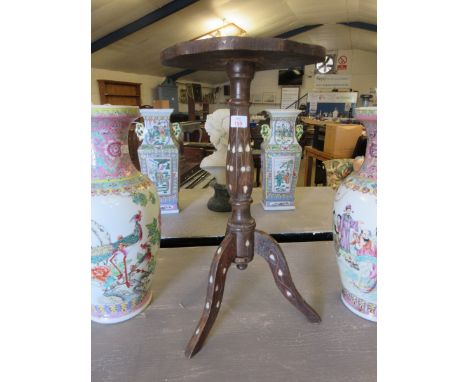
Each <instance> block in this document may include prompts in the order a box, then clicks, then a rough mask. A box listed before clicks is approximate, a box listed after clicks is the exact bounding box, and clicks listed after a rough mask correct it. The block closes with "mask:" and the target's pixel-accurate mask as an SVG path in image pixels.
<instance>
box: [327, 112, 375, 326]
mask: <svg viewBox="0 0 468 382" xmlns="http://www.w3.org/2000/svg"><path fill="white" fill-rule="evenodd" d="M355 118H356V119H358V120H359V121H361V122H362V123H363V125H364V126H365V129H366V133H367V147H366V155H365V159H364V162H363V164H362V166H361V168H360V169H359V171H357V172H352V173H351V174H350V175H348V176H347V177H346V178H345V179H344V180H343V182H342V183H341V185H340V186H339V187H338V190H337V192H336V195H335V201H334V206H333V207H334V208H333V221H334V230H333V232H334V234H333V238H334V243H335V249H336V258H337V262H338V268H339V272H340V278H341V283H342V287H343V288H342V293H341V299H342V301H343V303H344V304H345V305H346V307H348V308H349V309H350V310H351V311H352V312H354V313H356V314H357V315H358V316H360V317H363V318H366V319H368V320H371V321H377V108H376V107H362V108H357V109H356V112H355Z"/></svg>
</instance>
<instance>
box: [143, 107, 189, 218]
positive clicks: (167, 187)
mask: <svg viewBox="0 0 468 382" xmlns="http://www.w3.org/2000/svg"><path fill="white" fill-rule="evenodd" d="M173 110H174V109H141V110H140V113H141V116H142V117H143V119H144V124H142V123H137V126H136V129H135V131H136V133H137V135H138V138H139V139H140V140H141V141H142V143H141V145H140V147H139V148H138V159H139V161H140V169H141V172H142V173H143V174H145V175H147V176H148V177H149V178H150V179H151V181H152V182H153V183H154V185H155V186H156V188H157V190H158V195H159V199H160V202H161V213H162V214H171V213H178V212H179V145H178V143H177V142H176V141H175V139H174V138H173V136H172V134H171V130H172V129H174V134H175V135H176V136H177V135H179V133H180V126H179V124H178V123H174V124H173V125H171V122H170V119H169V118H170V116H171V113H172V111H173Z"/></svg>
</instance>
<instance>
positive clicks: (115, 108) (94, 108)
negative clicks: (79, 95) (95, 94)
mask: <svg viewBox="0 0 468 382" xmlns="http://www.w3.org/2000/svg"><path fill="white" fill-rule="evenodd" d="M106 110H109V111H112V113H113V115H115V114H122V115H128V114H131V116H132V117H133V116H137V117H138V116H140V108H139V107H138V106H130V105H110V104H106V105H91V113H92V114H98V115H99V114H101V113H103V115H106V114H105V111H106Z"/></svg>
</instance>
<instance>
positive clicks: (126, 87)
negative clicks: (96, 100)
mask: <svg viewBox="0 0 468 382" xmlns="http://www.w3.org/2000/svg"><path fill="white" fill-rule="evenodd" d="M97 81H98V84H99V94H100V96H101V104H107V103H109V104H111V105H129V106H141V94H140V86H141V84H138V83H134V82H122V81H110V80H97Z"/></svg>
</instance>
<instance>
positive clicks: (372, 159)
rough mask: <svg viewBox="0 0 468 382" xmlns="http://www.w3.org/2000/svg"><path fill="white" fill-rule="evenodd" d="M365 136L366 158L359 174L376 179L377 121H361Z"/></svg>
mask: <svg viewBox="0 0 468 382" xmlns="http://www.w3.org/2000/svg"><path fill="white" fill-rule="evenodd" d="M363 123H364V126H365V128H366V134H367V145H366V156H365V159H364V163H363V164H362V166H361V169H360V170H359V174H360V175H362V176H365V177H366V178H373V179H377V121H363Z"/></svg>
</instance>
